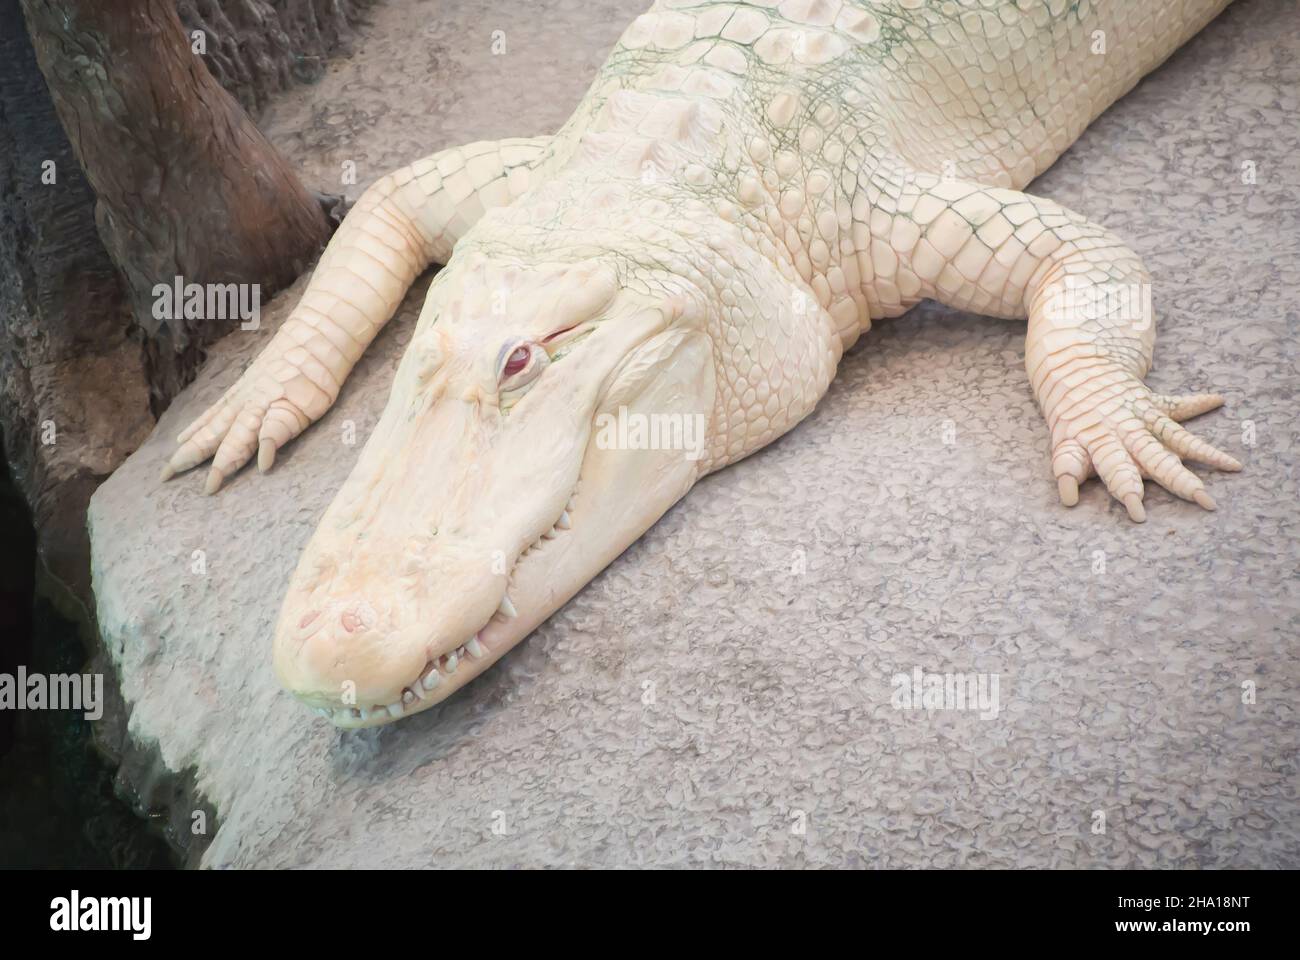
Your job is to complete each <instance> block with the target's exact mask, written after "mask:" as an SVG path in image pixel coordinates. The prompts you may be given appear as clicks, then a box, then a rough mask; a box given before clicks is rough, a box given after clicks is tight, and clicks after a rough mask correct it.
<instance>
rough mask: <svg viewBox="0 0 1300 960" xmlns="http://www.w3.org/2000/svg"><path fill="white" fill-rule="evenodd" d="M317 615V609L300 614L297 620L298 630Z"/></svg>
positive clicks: (304, 627) (318, 612)
mask: <svg viewBox="0 0 1300 960" xmlns="http://www.w3.org/2000/svg"><path fill="white" fill-rule="evenodd" d="M319 616H320V611H319V610H312V611H311V612H309V613H304V614H303V616H302V619H301V620H299V621H298V629H299V630H304V629H306V627H307V624H309V623H311V622H312V621H313V620H315V619H316V618H317V617H319Z"/></svg>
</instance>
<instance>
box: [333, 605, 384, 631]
mask: <svg viewBox="0 0 1300 960" xmlns="http://www.w3.org/2000/svg"><path fill="white" fill-rule="evenodd" d="M378 619H379V618H378V615H377V614H376V613H375V611H374V609H373V608H372V607H371V606H370V605H369V604H368V603H366V602H365V601H364V600H358V601H356V602H354V603H351V604H348V606H347V607H346V608H345V609H344V610H343V612H342V613H341V614H339V623H340V624H342V626H343V629H344V630H346V631H347V632H348V633H356V632H357V631H358V630H369V629H370V628H371V627H373V626H374V625H375V623H376V621H377V620H378Z"/></svg>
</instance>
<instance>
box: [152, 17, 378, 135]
mask: <svg viewBox="0 0 1300 960" xmlns="http://www.w3.org/2000/svg"><path fill="white" fill-rule="evenodd" d="M372 2H373V0H177V3H176V7H177V10H178V11H179V12H180V17H181V23H183V24H184V25H185V30H186V32H187V33H190V32H192V31H194V30H202V31H203V32H204V33H205V34H206V35H207V47H208V49H207V53H206V54H204V62H205V63H206V64H207V65H208V70H209V71H211V73H212V75H213V76H214V77H216V78H217V82H218V83H220V84H221V85H222V86H223V87H225V88H226V90H227V91H229V92H230V93H231V94H232V95H233V96H234V97H235V99H237V100H238V101H239V102H240V103H241V104H243V106H244V109H245V110H248V111H249V112H250V113H251V112H253V111H255V110H260V109H261V108H262V107H263V106H265V104H266V102H267V100H268V99H269V98H270V96H271V95H272V94H273V93H275V92H276V91H279V90H283V89H285V88H286V87H288V86H290V84H291V83H293V82H294V81H295V80H296V81H299V82H303V83H314V82H315V81H316V80H318V79H319V78H320V76H321V74H323V73H324V71H325V61H326V59H327V58H328V57H330V56H334V55H336V54H340V53H344V54H346V53H347V52H348V46H349V44H350V42H351V40H352V36H353V32H352V31H353V26H354V25H355V24H356V23H358V22H359V21H360V19H361V11H362V10H364V9H365V8H366V7H368V6H370V5H371V3H372Z"/></svg>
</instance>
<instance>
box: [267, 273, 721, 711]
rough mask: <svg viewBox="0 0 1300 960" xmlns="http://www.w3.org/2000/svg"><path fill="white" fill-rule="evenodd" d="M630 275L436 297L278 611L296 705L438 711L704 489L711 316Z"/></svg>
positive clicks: (451, 284)
mask: <svg viewBox="0 0 1300 960" xmlns="http://www.w3.org/2000/svg"><path fill="white" fill-rule="evenodd" d="M621 271H623V268H621V267H620V266H619V264H618V261H617V260H615V259H613V258H610V259H596V260H582V261H580V262H577V263H571V264H540V265H539V264H531V265H529V264H524V263H519V262H506V261H503V260H501V259H494V258H492V257H489V256H488V255H486V254H484V253H481V252H473V253H469V254H467V255H465V256H461V255H459V253H458V255H457V256H455V257H453V258H452V262H451V263H450V264H449V265H448V267H447V268H445V269H444V270H443V271H442V272H441V273H440V274H439V275H438V276H437V277H436V278H435V280H434V282H433V284H432V285H431V286H430V290H429V294H428V298H427V300H426V303H425V306H424V309H423V311H422V313H421V315H420V320H419V322H418V324H417V325H416V330H415V333H414V335H413V337H412V340H411V343H410V345H409V347H408V348H407V351H406V353H405V355H404V357H403V358H402V361H401V364H400V365H399V367H398V371H397V375H396V378H395V380H394V384H393V390H392V394H391V396H390V397H389V400H388V405H387V407H386V408H385V410H384V412H383V415H382V416H381V418H380V420H379V423H378V424H377V426H376V428H375V430H374V432H373V434H372V435H371V437H370V439H369V441H368V442H367V443H366V445H365V448H364V449H363V450H362V452H361V455H360V457H359V458H358V462H357V464H356V467H355V468H354V469H353V471H352V473H351V475H350V476H349V477H348V479H347V481H346V482H345V483H344V485H343V487H342V488H341V489H340V491H339V493H338V495H337V496H336V498H335V500H334V501H333V503H332V504H331V505H330V507H329V509H328V510H327V512H326V514H325V516H324V517H323V519H322V520H321V523H320V525H319V526H318V528H317V530H316V533H315V534H314V535H313V537H312V539H311V540H310V542H309V543H308V545H307V547H306V550H305V552H304V554H303V556H302V558H301V560H300V562H299V565H298V568H297V570H296V572H295V573H294V576H293V579H292V582H291V584H290V588H289V592H288V594H287V596H286V599H285V602H284V606H283V609H282V611H281V614H280V621H279V624H278V626H277V629H276V636H275V647H274V661H275V668H276V672H277V675H278V676H279V678H280V680H281V682H282V683H283V684H284V685H285V686H286V687H287V688H288V689H289V690H290V691H291V692H292V693H293V694H294V695H295V696H296V697H298V698H299V699H300V700H302V701H304V702H305V703H307V704H308V705H310V706H312V707H314V708H316V709H317V710H318V711H319V712H321V713H322V714H323V715H327V716H328V717H329V718H330V719H331V720H332V721H333V722H334V723H335V724H337V725H339V726H343V727H362V726H373V725H376V724H380V723H385V722H388V721H389V720H392V719H395V718H397V717H400V716H405V715H408V714H410V713H413V712H416V711H419V710H423V709H425V708H427V707H429V706H431V705H433V704H434V703H437V702H438V701H440V700H442V699H444V698H445V697H447V696H448V695H449V694H450V693H452V692H453V691H455V690H456V689H458V688H459V687H461V686H464V685H465V684H466V683H468V682H469V681H470V680H472V679H473V678H474V677H475V676H477V675H478V674H480V673H482V672H483V671H484V670H486V669H487V668H488V667H489V666H491V665H492V664H493V663H494V662H495V661H496V660H497V659H498V658H500V657H501V656H502V655H503V654H504V653H505V652H506V651H507V650H509V649H510V648H511V647H512V646H514V644H516V643H518V642H519V641H520V640H521V639H522V638H523V637H524V636H526V635H527V634H528V633H529V632H530V631H531V630H532V629H533V628H534V627H536V626H537V625H538V624H540V623H541V622H542V621H543V620H545V619H546V618H547V617H548V616H549V615H550V614H551V613H553V612H554V611H555V610H557V609H558V608H559V607H560V606H561V605H562V604H563V603H564V602H565V601H566V600H568V599H569V597H571V596H572V595H573V594H575V593H576V592H577V591H578V590H580V589H581V588H582V587H583V586H584V585H585V584H586V583H587V582H588V581H590V580H591V579H592V578H593V577H595V575H596V574H597V573H598V572H599V571H600V570H601V569H602V568H604V567H605V566H606V565H607V564H608V563H609V562H610V561H612V560H613V559H614V558H615V557H616V556H618V554H619V553H621V552H622V551H623V550H624V549H625V548H626V547H627V546H628V545H629V544H631V543H632V542H633V541H634V540H636V539H637V538H638V537H639V536H640V535H641V534H642V533H644V532H645V531H646V530H647V529H649V527H650V526H651V525H652V524H653V523H654V522H655V521H656V520H658V519H659V517H660V516H661V515H662V514H663V513H664V512H665V511H667V510H668V508H669V507H670V506H672V504H673V503H675V502H676V501H677V500H678V499H680V498H681V497H682V496H683V495H684V494H685V493H686V491H687V490H689V489H690V487H691V485H692V484H693V483H694V482H695V480H696V479H697V477H698V476H700V474H701V472H702V471H703V469H704V468H705V466H706V463H707V449H708V448H707V445H708V443H709V442H710V440H709V436H708V435H707V430H708V424H709V422H710V421H711V419H712V417H713V410H714V376H715V372H714V366H713V354H712V349H711V344H710V340H709V338H708V336H707V334H706V333H705V332H704V328H705V323H704V322H703V316H702V313H703V309H704V308H703V307H702V306H701V305H700V304H699V302H698V297H697V295H695V294H693V293H692V291H691V290H690V289H689V288H687V286H686V285H685V284H682V283H680V282H676V283H675V282H674V280H673V278H672V277H658V278H655V277H649V278H647V277H646V276H644V275H638V276H637V280H636V283H635V284H631V283H629V282H627V277H626V275H621ZM629 424H630V425H631V428H630V429H629V426H628V425H629ZM656 424H657V425H658V428H659V429H657V430H656V428H655V425H656ZM647 426H648V428H649V432H648V434H647V433H646V432H645V431H646V428H647ZM656 433H657V434H658V437H657V442H650V441H653V440H655V434H656ZM701 454H704V456H701Z"/></svg>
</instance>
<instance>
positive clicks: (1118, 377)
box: [1047, 369, 1241, 523]
mask: <svg viewBox="0 0 1300 960" xmlns="http://www.w3.org/2000/svg"><path fill="white" fill-rule="evenodd" d="M1222 405H1223V397H1222V396H1220V395H1219V394H1217V393H1198V394H1187V395H1184V396H1166V395H1163V394H1156V393H1152V392H1151V391H1150V390H1149V389H1148V388H1147V387H1146V385H1145V384H1144V383H1142V381H1141V380H1139V379H1137V378H1136V377H1134V376H1132V375H1130V374H1127V373H1124V372H1123V371H1120V370H1118V369H1115V370H1111V371H1108V372H1107V374H1106V375H1105V376H1103V377H1099V376H1098V375H1097V373H1096V371H1089V374H1088V376H1087V377H1086V378H1083V379H1082V380H1081V381H1080V382H1078V383H1076V384H1074V385H1073V386H1071V387H1070V389H1068V390H1067V391H1066V392H1065V393H1064V395H1063V396H1061V397H1060V399H1059V400H1057V401H1056V402H1054V403H1053V404H1052V405H1051V406H1050V407H1048V408H1047V409H1048V415H1047V417H1048V422H1049V424H1050V425H1051V426H1052V472H1053V473H1054V474H1055V475H1056V483H1057V489H1058V491H1059V492H1060V496H1061V502H1062V503H1063V504H1065V505H1066V506H1067V507H1072V506H1074V505H1075V504H1076V503H1078V501H1079V484H1081V483H1083V481H1084V480H1086V479H1087V478H1088V477H1090V476H1093V475H1094V474H1095V475H1097V476H1100V477H1101V479H1102V482H1103V483H1105V484H1106V489H1108V490H1109V491H1110V493H1111V496H1113V497H1114V498H1115V499H1116V500H1118V501H1120V502H1121V503H1122V504H1124V507H1125V509H1127V510H1128V515H1129V517H1131V518H1132V519H1133V520H1134V521H1136V522H1137V523H1142V522H1143V521H1144V520H1146V509H1145V508H1144V507H1143V505H1142V497H1143V494H1144V492H1145V488H1144V486H1143V482H1142V481H1143V480H1144V479H1153V480H1155V481H1156V482H1157V483H1158V484H1160V485H1161V486H1162V487H1164V488H1165V489H1166V490H1168V491H1169V492H1170V493H1173V494H1175V495H1177V496H1179V497H1182V498H1183V499H1184V500H1192V501H1194V502H1196V503H1198V504H1200V505H1201V506H1202V507H1204V508H1205V509H1206V510H1213V509H1215V506H1216V504H1215V502H1214V499H1213V498H1212V497H1211V496H1210V494H1209V493H1208V492H1207V491H1206V489H1205V484H1204V483H1202V482H1201V479H1200V477H1198V476H1196V474H1194V473H1192V472H1191V471H1190V470H1188V469H1187V467H1185V466H1184V465H1183V460H1193V461H1196V462H1197V463H1204V464H1208V465H1209V466H1212V467H1216V468H1218V469H1219V470H1229V471H1237V470H1240V469H1241V464H1240V463H1239V462H1238V461H1237V460H1236V459H1235V458H1233V457H1231V456H1229V455H1228V454H1226V453H1224V452H1223V451H1222V450H1218V449H1216V448H1215V447H1213V446H1211V445H1210V444H1208V443H1206V442H1205V441H1204V440H1202V439H1201V438H1200V437H1197V436H1196V435H1194V434H1193V433H1191V432H1190V431H1188V430H1185V429H1184V428H1183V427H1181V426H1179V425H1178V422H1177V421H1180V420H1187V419H1189V418H1191V417H1195V416H1198V415H1199V414H1202V413H1205V412H1207V411H1209V410H1214V409H1216V408H1218V407H1221V406H1222Z"/></svg>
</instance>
